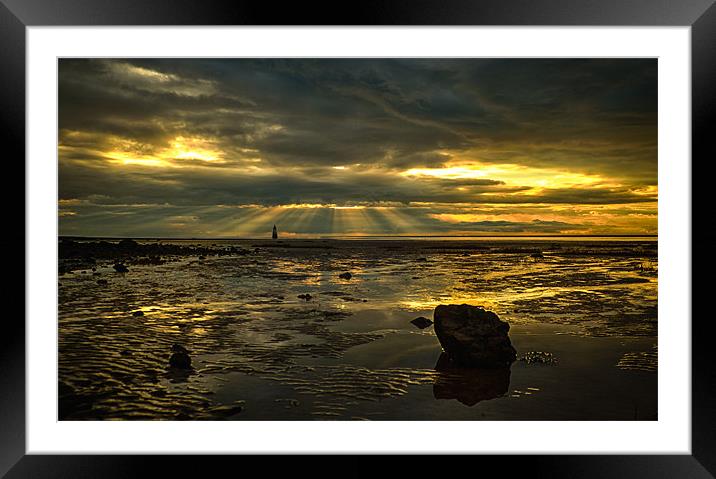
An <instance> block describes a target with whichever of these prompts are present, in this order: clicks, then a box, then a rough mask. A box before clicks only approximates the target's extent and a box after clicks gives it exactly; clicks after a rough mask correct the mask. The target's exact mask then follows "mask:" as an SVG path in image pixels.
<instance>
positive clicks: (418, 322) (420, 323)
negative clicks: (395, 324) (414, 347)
mask: <svg viewBox="0 0 716 479" xmlns="http://www.w3.org/2000/svg"><path fill="white" fill-rule="evenodd" d="M411 323H413V324H414V325H415V326H417V327H418V328H420V329H425V328H427V327H428V326H430V325H431V324H433V322H432V321H430V320H429V319H428V318H425V317H423V316H420V317H419V318H415V319H414V320H412V321H411Z"/></svg>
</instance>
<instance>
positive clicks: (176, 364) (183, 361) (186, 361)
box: [169, 352, 191, 369]
mask: <svg viewBox="0 0 716 479" xmlns="http://www.w3.org/2000/svg"><path fill="white" fill-rule="evenodd" d="M169 366H170V367H171V368H174V369H191V356H189V355H188V354H187V353H184V352H177V353H172V355H171V356H170V357H169Z"/></svg>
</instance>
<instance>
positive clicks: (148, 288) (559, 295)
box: [58, 237, 658, 420]
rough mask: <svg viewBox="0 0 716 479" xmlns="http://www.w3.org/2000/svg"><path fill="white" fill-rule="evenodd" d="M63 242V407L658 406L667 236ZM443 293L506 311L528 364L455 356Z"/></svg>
mask: <svg viewBox="0 0 716 479" xmlns="http://www.w3.org/2000/svg"><path fill="white" fill-rule="evenodd" d="M100 241H103V243H102V244H100ZM59 257H60V258H59V265H58V267H59V271H60V274H59V279H58V302H59V304H58V309H59V310H58V319H59V332H58V348H59V363H58V375H59V377H58V384H59V407H58V417H59V419H60V420H97V419H101V420H104V419H142V420H146V419H170V420H171V419H179V420H217V419H229V420H328V419H332V420H656V419H657V418H658V407H657V352H658V350H657V345H658V328H657V320H658V318H657V285H658V282H657V278H658V259H657V242H656V238H579V237H577V238H570V237H563V238H556V237H555V238H539V237H533V238H399V239H396V238H392V239H278V240H270V239H269V240H266V239H246V240H168V239H166V240H156V239H136V240H126V239H125V240H124V242H123V243H120V239H106V240H98V239H88V238H82V239H79V238H62V239H61V240H60V244H59ZM117 264H121V265H122V266H124V267H125V268H126V271H125V272H118V271H117V269H118V268H116V266H117ZM345 273H350V275H349V276H346V275H345ZM341 275H343V277H341ZM440 304H470V305H474V306H483V307H484V308H485V309H487V310H490V311H494V312H495V313H497V314H498V315H499V317H500V319H502V320H503V321H506V322H507V323H509V324H510V332H509V336H510V339H511V341H512V344H513V346H514V348H515V349H516V350H517V360H516V361H515V362H514V363H512V365H511V366H510V367H508V368H500V369H480V368H456V367H453V366H451V365H446V363H445V361H444V358H443V357H442V355H443V350H442V348H441V345H440V342H439V341H438V339H437V337H436V335H435V332H434V328H433V327H432V326H428V327H425V328H424V329H420V328H418V327H416V326H415V325H414V324H412V323H411V321H412V320H413V319H415V318H418V317H424V318H427V319H430V320H432V319H433V311H434V309H435V307H436V306H438V305H440ZM173 345H180V346H181V347H182V348H185V349H186V351H188V354H189V356H190V357H191V364H192V368H191V369H186V370H176V368H171V367H169V358H170V356H171V355H172V347H173Z"/></svg>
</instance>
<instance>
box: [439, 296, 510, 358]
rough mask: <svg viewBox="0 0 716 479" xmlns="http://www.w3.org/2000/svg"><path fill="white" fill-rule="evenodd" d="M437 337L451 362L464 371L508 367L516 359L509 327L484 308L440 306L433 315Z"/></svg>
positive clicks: (467, 305) (463, 305)
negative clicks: (465, 369)
mask: <svg viewBox="0 0 716 479" xmlns="http://www.w3.org/2000/svg"><path fill="white" fill-rule="evenodd" d="M433 319H434V321H435V334H436V335H437V337H438V340H439V341H440V344H441V345H442V347H443V349H444V350H445V352H446V353H447V355H448V357H449V358H450V360H451V361H452V362H453V363H454V364H456V365H459V366H464V367H505V366H509V365H510V364H511V363H512V362H513V361H514V360H515V359H516V357H517V352H516V351H515V348H513V347H512V343H511V342H510V337H509V336H508V332H509V330H510V325H509V324H507V323H506V322H505V321H501V320H500V318H499V317H498V316H497V314H495V313H493V312H492V311H486V310H485V309H484V308H482V307H481V306H471V305H469V304H449V305H444V304H441V305H439V306H438V307H437V308H435V313H434V314H433Z"/></svg>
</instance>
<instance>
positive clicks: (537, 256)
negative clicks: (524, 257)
mask: <svg viewBox="0 0 716 479" xmlns="http://www.w3.org/2000/svg"><path fill="white" fill-rule="evenodd" d="M530 256H531V257H532V258H534V259H542V258H544V255H543V254H542V252H541V251H537V252H536V253H532V254H531V255H530Z"/></svg>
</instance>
